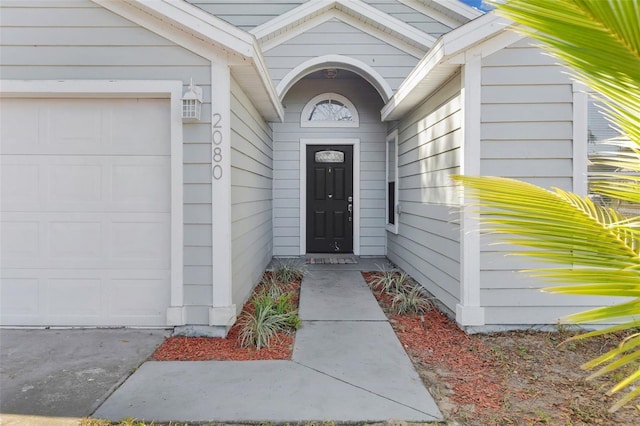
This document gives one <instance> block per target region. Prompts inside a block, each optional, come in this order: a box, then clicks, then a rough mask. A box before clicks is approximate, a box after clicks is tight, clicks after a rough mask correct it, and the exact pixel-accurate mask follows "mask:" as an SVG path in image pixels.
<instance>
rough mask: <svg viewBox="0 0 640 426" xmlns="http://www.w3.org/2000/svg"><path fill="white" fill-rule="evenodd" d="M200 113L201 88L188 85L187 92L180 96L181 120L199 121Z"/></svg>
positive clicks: (191, 84)
mask: <svg viewBox="0 0 640 426" xmlns="http://www.w3.org/2000/svg"><path fill="white" fill-rule="evenodd" d="M201 112H202V88H201V87H198V86H194V85H193V79H192V80H191V82H190V84H189V90H187V91H186V92H185V94H184V95H183V96H182V118H183V119H184V120H200V113H201Z"/></svg>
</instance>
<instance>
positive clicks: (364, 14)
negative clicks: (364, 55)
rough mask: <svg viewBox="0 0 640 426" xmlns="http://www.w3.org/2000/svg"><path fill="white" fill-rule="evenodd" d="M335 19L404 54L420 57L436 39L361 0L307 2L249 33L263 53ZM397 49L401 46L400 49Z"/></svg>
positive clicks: (312, 0) (315, 0) (313, 0)
mask: <svg viewBox="0 0 640 426" xmlns="http://www.w3.org/2000/svg"><path fill="white" fill-rule="evenodd" d="M333 18H337V19H340V20H343V21H345V22H347V23H356V24H357V26H358V27H359V28H361V29H364V28H369V29H371V31H372V32H375V33H377V34H380V33H384V34H386V36H387V37H392V38H393V39H395V40H396V41H398V42H399V44H400V45H401V46H402V47H404V49H403V50H405V51H406V52H407V53H409V54H411V55H414V56H416V57H422V56H423V55H424V53H426V52H427V50H429V48H430V47H431V46H433V44H434V43H435V41H436V38H435V37H433V36H431V35H429V34H427V33H425V32H423V31H420V30H419V29H417V28H415V27H412V26H411V25H409V24H407V23H405V22H403V21H401V20H399V19H397V18H394V17H392V16H390V15H389V14H387V13H384V12H383V11H381V10H379V9H376V8H375V7H373V6H371V5H369V4H367V3H365V2H364V1H362V0H330V1H328V0H309V1H308V2H305V3H303V4H301V5H300V6H298V7H296V8H295V9H292V10H290V11H289V12H287V13H285V14H283V15H280V16H279V17H277V18H275V19H272V20H270V21H268V22H266V23H264V24H262V25H260V26H258V27H255V28H254V29H252V30H251V31H250V32H251V33H252V34H253V35H255V36H256V38H257V40H258V42H259V43H260V45H261V46H262V48H263V50H265V51H266V50H269V49H271V48H273V47H275V46H278V45H280V44H282V43H284V42H285V41H287V40H289V39H290V38H292V37H294V36H296V35H298V34H299V33H301V32H303V31H304V30H306V29H308V28H309V27H313V26H316V25H319V24H320V23H323V22H326V21H328V20H330V19H333ZM399 47H400V46H399Z"/></svg>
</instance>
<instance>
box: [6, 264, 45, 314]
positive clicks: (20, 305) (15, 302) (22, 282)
mask: <svg viewBox="0 0 640 426" xmlns="http://www.w3.org/2000/svg"><path fill="white" fill-rule="evenodd" d="M39 287H40V284H39V279H38V277H15V276H8V277H3V278H2V279H0V317H6V318H23V319H25V320H26V319H29V318H31V319H35V318H37V317H38V316H39V315H40V311H41V309H40V303H39V297H40V289H39ZM3 319H4V318H3ZM2 323H3V324H4V323H5V321H2Z"/></svg>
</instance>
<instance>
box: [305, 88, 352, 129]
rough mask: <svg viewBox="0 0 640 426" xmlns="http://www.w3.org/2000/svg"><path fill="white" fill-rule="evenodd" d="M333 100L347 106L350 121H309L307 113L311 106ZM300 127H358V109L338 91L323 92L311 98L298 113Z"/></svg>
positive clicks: (309, 112)
mask: <svg viewBox="0 0 640 426" xmlns="http://www.w3.org/2000/svg"><path fill="white" fill-rule="evenodd" d="M328 100H335V101H338V102H341V103H342V104H343V105H344V106H345V107H347V108H349V110H350V111H351V117H352V120H351V121H334V120H328V121H311V120H309V115H310V114H311V111H313V108H315V106H316V105H318V104H319V103H320V102H323V101H328ZM300 127H360V117H359V115H358V110H357V109H356V107H355V105H353V102H351V101H350V100H349V99H347V98H345V97H344V96H342V95H340V94H338V93H331V92H329V93H323V94H321V95H318V96H316V97H314V98H313V99H311V100H310V101H309V102H307V104H306V105H305V106H304V108H303V109H302V114H301V115H300Z"/></svg>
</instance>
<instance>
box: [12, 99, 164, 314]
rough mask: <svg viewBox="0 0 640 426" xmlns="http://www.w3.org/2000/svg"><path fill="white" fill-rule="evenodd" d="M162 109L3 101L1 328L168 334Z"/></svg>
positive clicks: (148, 103) (149, 102) (143, 104)
mask: <svg viewBox="0 0 640 426" xmlns="http://www.w3.org/2000/svg"><path fill="white" fill-rule="evenodd" d="M169 126H170V125H169V101H168V100H163V99H3V100H1V101H0V161H1V162H0V167H1V170H0V178H1V186H0V202H1V204H0V215H1V217H0V221H1V225H0V240H1V246H0V250H1V251H0V274H1V275H0V317H1V318H0V323H1V324H3V325H61V326H64V325H78V326H82V325H86V326H92V325H102V326H112V325H131V326H135V325H141V326H144V325H165V324H166V309H167V306H168V305H169V295H170V193H171V191H170V137H169V134H170V133H169Z"/></svg>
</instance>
